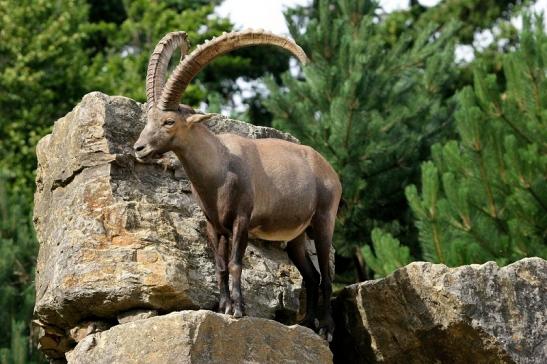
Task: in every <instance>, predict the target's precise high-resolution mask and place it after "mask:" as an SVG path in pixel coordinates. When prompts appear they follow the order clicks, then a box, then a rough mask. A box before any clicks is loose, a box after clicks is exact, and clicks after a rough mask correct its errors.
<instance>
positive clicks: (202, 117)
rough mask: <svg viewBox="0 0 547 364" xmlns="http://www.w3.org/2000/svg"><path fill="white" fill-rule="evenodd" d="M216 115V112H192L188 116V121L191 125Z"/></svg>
mask: <svg viewBox="0 0 547 364" xmlns="http://www.w3.org/2000/svg"><path fill="white" fill-rule="evenodd" d="M213 116H214V114H192V115H190V116H188V117H187V118H186V123H187V124H188V125H190V126H192V125H194V124H197V123H201V122H202V121H205V120H207V119H210V118H212V117H213Z"/></svg>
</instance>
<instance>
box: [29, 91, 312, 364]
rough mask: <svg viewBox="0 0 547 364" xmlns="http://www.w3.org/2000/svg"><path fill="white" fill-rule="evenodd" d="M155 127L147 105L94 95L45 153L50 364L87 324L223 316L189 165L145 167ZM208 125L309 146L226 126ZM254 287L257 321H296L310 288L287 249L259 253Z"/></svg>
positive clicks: (248, 288) (42, 287) (43, 221)
mask: <svg viewBox="0 0 547 364" xmlns="http://www.w3.org/2000/svg"><path fill="white" fill-rule="evenodd" d="M145 116H146V115H145V112H144V105H141V104H139V103H137V102H135V101H133V100H130V99H127V98H124V97H109V96H107V95H104V94H101V93H98V92H94V93H91V94H88V95H86V96H85V97H84V98H83V100H82V102H81V103H80V104H79V105H77V106H76V107H75V109H74V110H73V111H72V112H70V113H69V114H67V115H66V116H65V117H63V118H61V119H59V120H58V121H57V122H56V123H55V126H54V128H53V131H52V133H51V134H50V135H47V136H46V137H44V138H43V139H42V140H41V141H40V142H39V144H38V146H37V155H38V175H37V190H36V194H35V210H34V223H35V227H36V231H37V235H38V240H39V242H40V250H39V256H38V262H37V270H36V306H35V316H36V319H37V322H38V323H39V326H41V327H42V328H43V329H44V330H45V331H46V332H50V333H53V334H50V336H48V340H45V342H47V343H48V345H49V347H44V346H43V347H42V348H43V350H46V351H47V350H49V353H50V354H51V353H54V352H55V351H60V352H61V354H60V355H62V352H63V351H65V350H66V345H65V344H66V343H65V341H63V340H64V338H62V335H61V336H59V340H57V339H55V340H53V339H51V340H50V338H51V337H54V338H57V336H55V335H57V333H59V332H61V333H62V332H67V333H68V332H69V330H70V329H73V328H74V327H77V326H78V325H79V324H80V323H82V322H84V321H89V320H106V321H110V322H111V324H112V325H113V324H115V323H117V317H123V316H124V315H123V313H124V312H126V311H134V310H154V311H157V312H158V313H159V314H164V313H167V312H171V311H175V310H183V309H197V308H206V309H214V306H215V304H216V302H217V300H218V289H217V287H216V279H215V271H214V265H213V259H212V255H211V252H210V249H209V248H208V244H207V238H206V234H205V218H204V216H203V214H202V212H201V210H200V209H199V208H198V206H197V205H196V203H195V201H194V199H193V198H192V196H191V193H190V183H189V181H188V180H187V178H186V175H185V173H184V170H183V169H182V168H181V165H180V163H179V162H178V160H176V158H175V157H174V155H171V156H167V157H165V158H164V159H163V160H162V161H161V162H159V163H151V164H142V163H138V162H137V161H136V160H135V157H134V152H133V148H132V146H133V144H134V142H135V141H136V139H137V137H138V135H139V133H140V131H141V130H142V128H143V127H144V124H145ZM208 124H209V126H210V128H211V129H212V130H213V131H214V132H216V133H220V132H227V131H229V132H231V133H237V134H240V135H244V136H248V137H251V138H265V137H274V138H283V139H286V140H291V141H295V142H297V141H296V140H295V139H294V138H292V137H291V136H290V135H288V134H284V133H282V132H279V131H277V130H275V129H271V128H264V127H257V126H253V125H250V124H246V123H242V122H238V121H234V120H229V119H226V118H225V117H223V116H220V115H219V116H217V117H214V118H212V119H211V120H210V121H209V122H208ZM242 283H243V294H244V296H245V300H246V308H247V314H248V315H250V316H256V317H265V318H276V319H278V320H280V321H284V322H289V323H292V322H295V320H296V316H297V313H298V308H299V304H298V302H299V295H300V293H301V290H300V286H301V277H300V275H299V273H298V271H297V270H296V268H295V267H294V266H293V265H292V264H291V263H290V262H289V260H288V258H287V254H286V253H285V252H284V251H283V247H282V246H281V244H278V243H261V242H258V241H254V242H251V243H250V245H249V248H248V250H247V253H246V256H245V259H244V271H243V280H242ZM121 321H123V319H122V320H121ZM121 321H120V322H121ZM51 335H53V336H51ZM61 339H62V340H61ZM56 342H57V343H58V346H59V347H58V348H56V347H55V343H56ZM61 344H62V345H61Z"/></svg>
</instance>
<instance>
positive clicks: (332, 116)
mask: <svg viewBox="0 0 547 364" xmlns="http://www.w3.org/2000/svg"><path fill="white" fill-rule="evenodd" d="M376 9H377V7H376V4H375V3H374V2H373V1H369V0H337V1H325V0H321V1H318V3H317V7H316V8H312V9H307V10H306V9H304V12H303V13H300V14H298V15H299V16H293V15H294V13H292V14H291V13H289V14H288V17H287V20H288V23H289V29H290V31H291V34H292V36H293V37H294V38H295V39H296V40H297V42H298V43H299V44H300V45H302V46H303V47H304V49H305V51H306V52H307V53H308V55H309V56H310V58H311V64H310V65H309V66H307V67H305V68H304V75H305V77H304V78H303V79H301V78H300V77H291V76H289V75H285V76H284V77H283V84H284V87H279V86H277V85H276V84H275V83H274V82H273V80H271V79H270V80H269V81H267V84H268V87H269V89H270V92H271V95H270V97H269V99H268V100H267V101H266V106H267V107H268V108H269V110H270V111H271V112H272V113H273V114H274V126H276V127H278V128H281V129H283V130H287V131H289V132H291V133H293V134H294V135H296V136H297V137H298V138H300V140H301V141H302V142H303V143H305V144H308V145H311V146H313V147H314V148H316V149H317V150H318V151H320V152H321V153H322V154H323V155H324V156H325V157H326V158H327V159H328V160H329V161H330V163H331V164H332V165H333V166H334V168H335V169H336V170H337V171H338V173H339V175H340V176H341V180H342V184H343V189H344V194H343V200H344V202H345V205H346V207H345V208H344V209H342V213H341V218H340V225H341V226H340V228H339V229H337V236H336V237H335V245H336V248H337V251H338V252H339V253H341V254H343V255H346V256H349V255H351V254H352V253H353V252H354V250H355V249H356V248H359V249H360V247H361V246H363V245H364V244H366V243H369V242H370V241H371V238H370V234H371V231H372V229H373V228H375V227H384V228H387V229H389V230H390V231H391V232H393V233H395V234H397V235H398V236H408V235H411V232H409V231H408V230H407V229H406V227H407V226H409V225H410V222H409V221H408V218H409V210H408V207H407V204H406V201H405V197H404V187H405V186H406V185H408V184H410V183H412V182H413V181H414V180H415V178H416V177H417V176H418V174H419V171H418V167H417V166H419V161H421V160H424V159H425V158H427V156H428V150H429V147H428V146H429V145H430V144H431V143H432V141H434V140H438V138H440V137H441V136H442V135H443V133H445V132H446V131H449V130H450V128H449V127H448V126H449V125H450V123H451V120H452V116H451V115H452V105H451V103H450V101H449V95H447V94H445V91H446V89H447V88H448V86H449V84H450V82H451V80H453V78H454V76H455V72H456V71H455V68H454V66H453V54H454V48H453V45H452V43H451V41H450V38H451V37H452V36H453V34H454V32H455V31H456V29H457V27H456V26H455V25H454V24H447V25H445V26H443V27H439V26H437V25H436V24H430V25H429V26H428V27H426V28H424V29H422V30H421V31H420V32H419V34H418V35H415V34H408V35H405V34H403V35H402V36H401V37H400V38H399V39H398V40H397V42H395V44H391V43H390V41H389V39H388V37H386V36H385V28H384V25H385V24H384V23H383V18H382V17H379V16H378V15H377V13H376ZM301 11H302V10H301ZM306 12H307V13H306ZM302 15H304V16H302ZM405 241H406V240H405Z"/></svg>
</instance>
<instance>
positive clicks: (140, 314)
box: [118, 310, 158, 324]
mask: <svg viewBox="0 0 547 364" xmlns="http://www.w3.org/2000/svg"><path fill="white" fill-rule="evenodd" d="M157 315H158V311H156V310H131V311H126V312H122V313H120V314H118V322H119V323H120V324H125V323H127V322H131V321H137V320H143V319H147V318H150V317H154V316H157Z"/></svg>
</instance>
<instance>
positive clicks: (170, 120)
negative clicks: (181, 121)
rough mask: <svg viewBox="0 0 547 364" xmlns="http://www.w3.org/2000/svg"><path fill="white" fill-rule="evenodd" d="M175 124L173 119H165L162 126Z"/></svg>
mask: <svg viewBox="0 0 547 364" xmlns="http://www.w3.org/2000/svg"><path fill="white" fill-rule="evenodd" d="M174 124H175V120H173V119H167V120H165V121H164V122H163V125H174Z"/></svg>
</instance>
